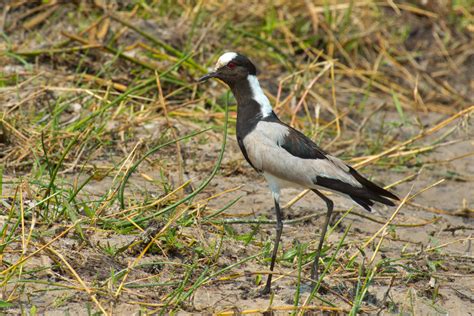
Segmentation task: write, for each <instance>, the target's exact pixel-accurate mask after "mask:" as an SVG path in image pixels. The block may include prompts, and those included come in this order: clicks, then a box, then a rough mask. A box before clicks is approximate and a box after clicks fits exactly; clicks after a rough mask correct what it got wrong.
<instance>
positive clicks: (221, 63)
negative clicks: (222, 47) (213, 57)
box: [214, 52, 237, 70]
mask: <svg viewBox="0 0 474 316" xmlns="http://www.w3.org/2000/svg"><path fill="white" fill-rule="evenodd" d="M235 57H237V53H234V52H227V53H225V54H222V55H221V57H219V59H218V60H217V63H216V67H215V68H214V70H217V69H219V68H221V67H223V66H225V65H227V64H228V63H229V61H231V60H232V59H234V58H235Z"/></svg>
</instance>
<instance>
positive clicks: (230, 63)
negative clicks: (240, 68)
mask: <svg viewBox="0 0 474 316" xmlns="http://www.w3.org/2000/svg"><path fill="white" fill-rule="evenodd" d="M227 67H228V68H230V69H234V68H235V67H237V65H236V64H235V63H233V62H229V63H228V64H227Z"/></svg>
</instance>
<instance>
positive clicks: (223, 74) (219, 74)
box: [198, 52, 257, 86]
mask: <svg viewBox="0 0 474 316" xmlns="http://www.w3.org/2000/svg"><path fill="white" fill-rule="evenodd" d="M249 75H252V76H255V75H257V68H256V67H255V65H254V64H253V63H252V62H251V61H250V59H248V58H247V57H246V56H244V55H241V54H238V53H234V52H227V53H225V54H223V55H221V57H219V59H218V60H217V63H216V66H215V67H214V71H211V72H209V73H208V74H206V75H205V76H203V77H201V78H199V80H198V81H199V82H203V81H206V80H207V79H210V78H218V79H220V80H222V81H224V82H225V83H226V84H227V85H229V86H232V85H233V84H235V83H236V82H239V81H241V80H246V79H247V77H248V76H249Z"/></svg>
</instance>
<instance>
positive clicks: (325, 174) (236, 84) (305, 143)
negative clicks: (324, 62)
mask: <svg viewBox="0 0 474 316" xmlns="http://www.w3.org/2000/svg"><path fill="white" fill-rule="evenodd" d="M211 78H217V79H219V80H221V81H223V82H224V83H225V84H226V85H227V86H228V87H229V88H230V90H231V91H232V94H233V95H234V97H235V99H236V101H237V122H236V136H237V142H238V145H239V147H240V150H241V151H242V154H243V156H244V158H245V159H246V160H247V162H248V163H249V164H250V166H251V167H252V168H253V169H255V170H256V171H257V172H258V173H259V174H262V175H263V177H264V178H265V179H266V181H267V183H268V186H269V189H270V191H271V194H272V197H273V202H274V209H275V213H276V236H275V241H274V246H273V251H272V257H271V262H270V273H269V274H268V277H267V281H266V284H265V287H264V288H263V290H262V294H269V293H270V292H271V283H272V275H273V270H274V267H275V261H276V257H277V253H278V247H279V243H280V239H281V235H282V232H283V211H282V209H281V207H280V192H281V189H282V188H287V187H296V188H304V189H310V190H312V191H313V192H314V193H315V194H316V195H317V196H319V197H320V198H321V199H322V200H323V201H324V202H325V203H326V208H327V212H326V217H325V222H324V225H323V227H322V230H321V236H320V240H319V244H318V248H317V250H316V255H315V259H314V261H313V264H312V267H311V282H312V283H311V285H312V286H311V287H312V288H313V287H314V286H315V284H316V281H317V280H318V265H319V259H320V254H321V249H322V246H323V243H324V238H325V235H326V231H327V227H328V225H329V221H330V218H331V214H332V211H333V208H334V202H333V201H332V200H331V199H329V198H328V197H327V196H326V195H325V194H323V193H322V192H321V191H320V190H321V189H323V190H326V191H332V192H334V193H337V194H340V195H343V196H346V197H348V198H349V199H352V200H353V201H354V202H355V203H356V204H358V205H360V206H361V207H362V208H364V209H366V210H367V211H369V212H370V211H371V207H372V206H373V205H374V202H379V203H381V204H385V205H388V206H395V203H394V202H393V201H392V200H399V198H398V197H397V196H396V195H395V194H393V193H391V192H389V191H387V190H385V189H383V188H381V187H380V186H378V185H376V184H375V183H373V182H371V181H370V180H368V179H366V178H365V177H364V176H362V175H361V174H360V173H359V172H357V171H356V170H355V169H354V168H352V167H351V166H349V165H348V164H346V163H345V162H343V161H342V160H340V159H339V158H337V157H335V156H332V155H330V154H329V153H327V152H326V151H324V150H323V149H321V148H319V147H318V145H316V144H315V143H314V142H313V141H312V140H311V139H310V138H308V137H307V136H305V135H304V134H303V133H301V132H300V131H298V130H296V129H294V128H293V127H291V126H289V125H287V124H285V123H284V122H282V121H281V120H280V119H279V118H278V116H277V115H276V114H275V112H274V111H273V108H272V106H271V104H270V101H269V99H268V98H267V96H266V95H265V93H264V92H263V90H262V88H261V87H260V83H259V81H258V79H257V68H256V66H255V65H254V64H253V63H252V62H251V61H250V59H249V58H248V57H246V56H244V55H242V54H240V53H236V52H226V53H224V54H222V55H221V56H220V57H219V59H218V60H217V63H216V65H215V67H214V69H213V70H212V71H210V72H209V73H207V74H206V75H204V76H203V77H201V78H199V79H198V82H199V83H201V82H204V81H206V80H208V79H211Z"/></svg>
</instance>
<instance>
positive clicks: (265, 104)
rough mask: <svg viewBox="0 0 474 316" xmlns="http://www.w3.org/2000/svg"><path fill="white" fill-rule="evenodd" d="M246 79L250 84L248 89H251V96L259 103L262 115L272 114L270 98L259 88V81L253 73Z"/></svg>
mask: <svg viewBox="0 0 474 316" xmlns="http://www.w3.org/2000/svg"><path fill="white" fill-rule="evenodd" d="M247 80H248V82H249V84H250V90H252V98H253V99H254V100H255V101H257V103H258V104H260V112H262V117H267V116H269V115H270V114H272V111H273V110H272V106H271V104H270V100H268V98H267V96H266V95H265V94H264V93H263V90H262V88H260V83H259V82H258V79H257V77H256V76H254V75H248V76H247Z"/></svg>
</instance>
